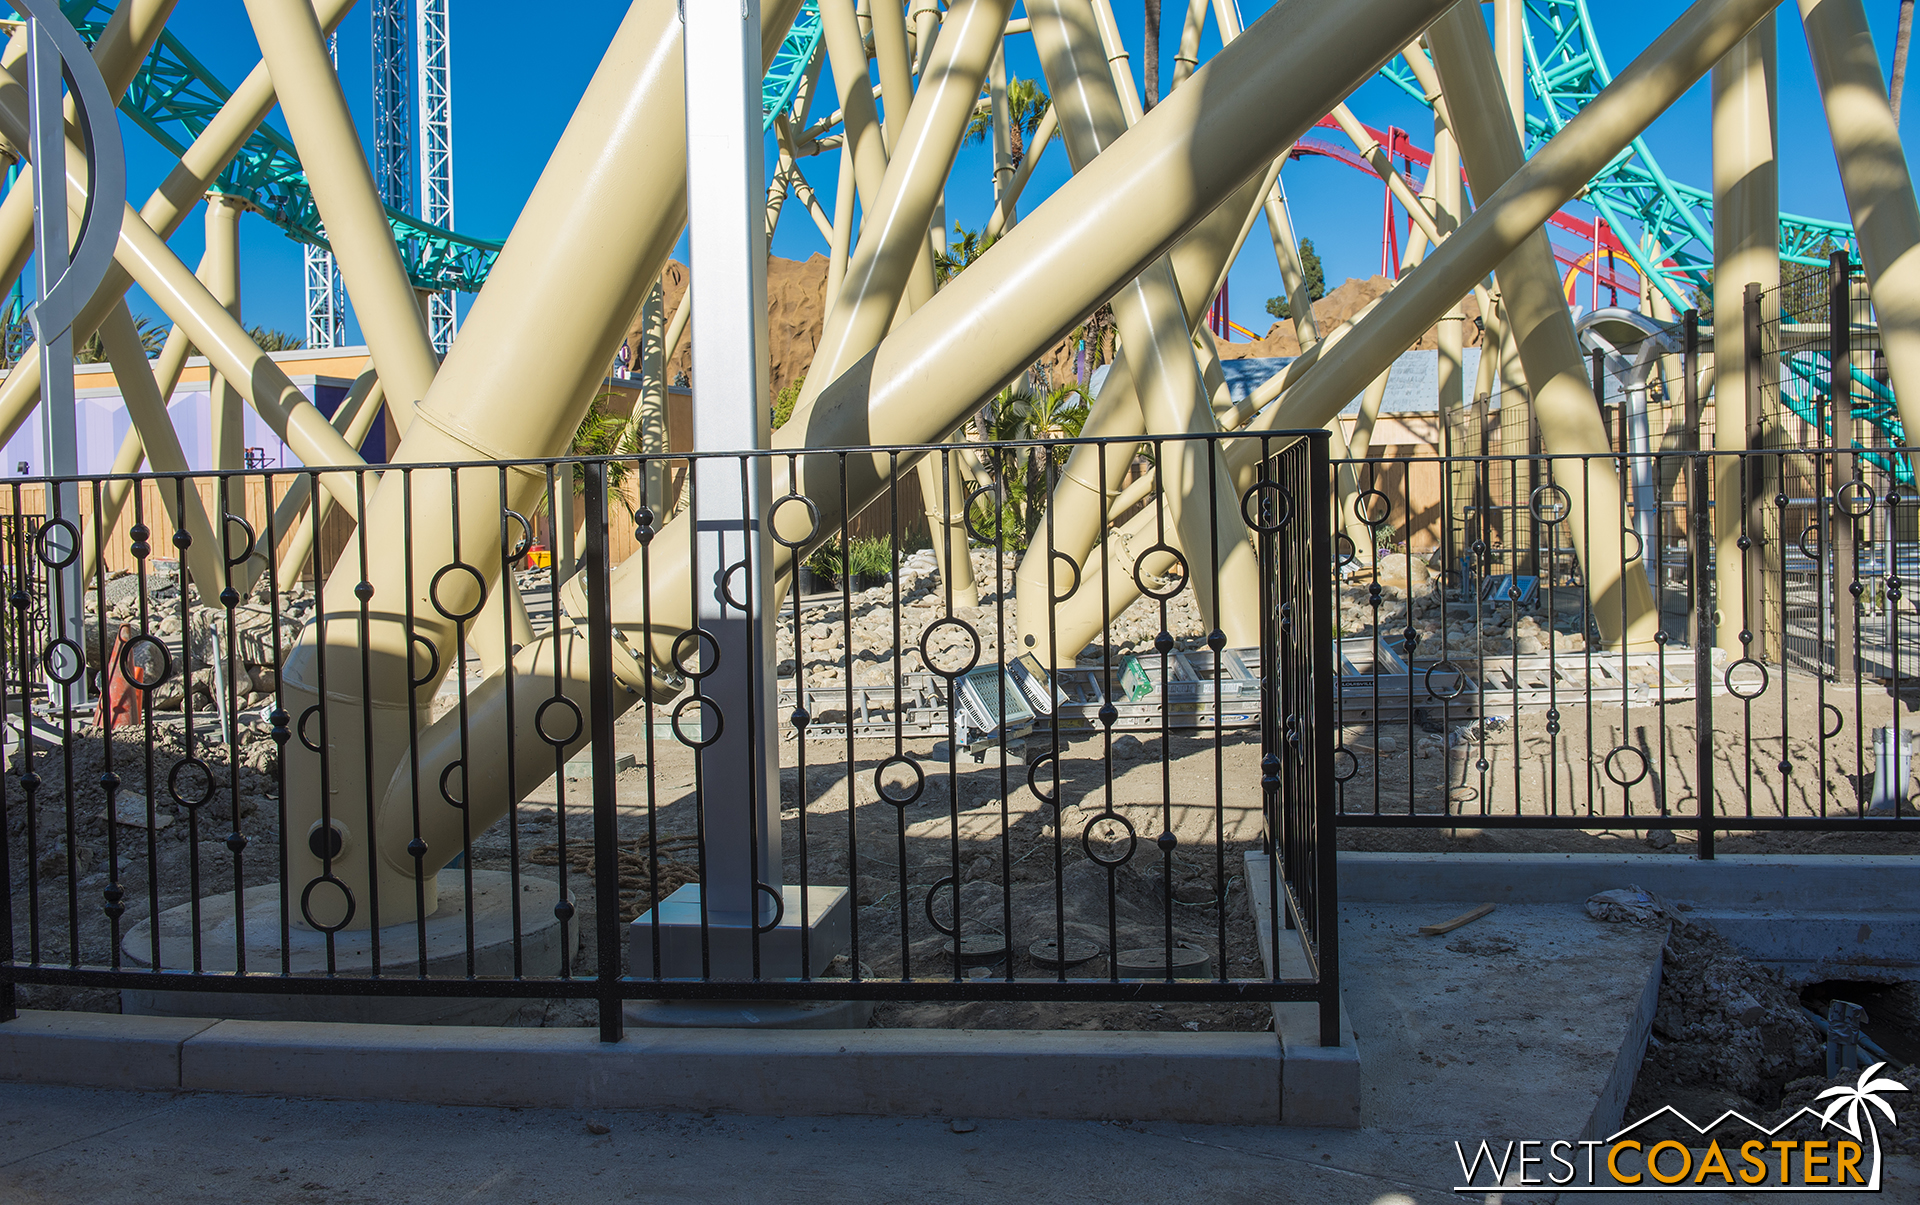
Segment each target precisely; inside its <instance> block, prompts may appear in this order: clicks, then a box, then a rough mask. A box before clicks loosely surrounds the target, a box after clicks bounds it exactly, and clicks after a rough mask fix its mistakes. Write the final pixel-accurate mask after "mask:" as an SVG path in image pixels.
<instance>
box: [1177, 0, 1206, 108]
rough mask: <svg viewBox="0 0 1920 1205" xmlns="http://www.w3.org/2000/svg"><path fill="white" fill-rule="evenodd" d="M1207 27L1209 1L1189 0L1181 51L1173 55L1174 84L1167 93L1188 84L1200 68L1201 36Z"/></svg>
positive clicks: (1181, 29)
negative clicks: (1189, 79) (1189, 78)
mask: <svg viewBox="0 0 1920 1205" xmlns="http://www.w3.org/2000/svg"><path fill="white" fill-rule="evenodd" d="M1206 27H1207V0H1188V2H1187V20H1186V23H1185V24H1183V25H1182V26H1181V27H1180V49H1179V50H1177V51H1175V52H1174V55H1173V84H1172V86H1171V87H1169V88H1168V89H1167V91H1169V92H1171V91H1173V89H1174V88H1178V87H1179V86H1180V85H1181V84H1184V83H1186V82H1187V77H1189V76H1191V75H1192V74H1193V73H1194V71H1195V69H1197V68H1198V67H1199V66H1200V35H1201V34H1202V33H1205V32H1206Z"/></svg>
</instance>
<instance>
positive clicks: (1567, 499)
mask: <svg viewBox="0 0 1920 1205" xmlns="http://www.w3.org/2000/svg"><path fill="white" fill-rule="evenodd" d="M1527 512H1528V513H1529V514H1531V515H1532V516H1533V517H1534V519H1536V520H1537V521H1539V522H1541V523H1545V524H1546V525H1547V526H1548V527H1558V526H1559V525H1560V524H1562V523H1564V522H1566V519H1567V516H1568V515H1570V514H1572V513H1573V495H1572V494H1569V493H1567V491H1566V489H1565V488H1564V487H1562V486H1558V485H1554V484H1552V483H1551V482H1549V483H1548V484H1546V485H1543V486H1540V487H1539V488H1537V489H1535V490H1534V491H1533V494H1532V495H1531V496H1530V497H1528V499H1527Z"/></svg>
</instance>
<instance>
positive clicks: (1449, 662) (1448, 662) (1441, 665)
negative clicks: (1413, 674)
mask: <svg viewBox="0 0 1920 1205" xmlns="http://www.w3.org/2000/svg"><path fill="white" fill-rule="evenodd" d="M1435 674H1452V675H1453V689H1452V690H1450V691H1447V692H1445V693H1442V692H1441V691H1437V690H1435V689H1434V688H1433V676H1434V675H1435ZM1421 685H1422V686H1424V687H1425V688H1426V691H1427V697H1428V698H1430V699H1441V700H1448V699H1457V698H1459V697H1460V696H1461V695H1463V694H1465V693H1466V692H1467V671H1466V670H1464V669H1461V668H1460V667H1459V666H1458V665H1455V664H1454V662H1453V658H1451V657H1447V658H1443V659H1441V660H1439V661H1436V662H1434V663H1433V664H1432V665H1429V666H1428V667H1427V672H1426V676H1425V677H1423V678H1422V679H1421Z"/></svg>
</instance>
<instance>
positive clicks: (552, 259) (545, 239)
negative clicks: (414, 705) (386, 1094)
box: [282, 0, 924, 927]
mask: <svg viewBox="0 0 1920 1205" xmlns="http://www.w3.org/2000/svg"><path fill="white" fill-rule="evenodd" d="M798 8H799V0H768V3H766V4H765V5H764V6H763V7H762V9H761V22H762V35H763V37H762V51H763V53H766V54H768V55H769V56H770V55H771V53H772V51H773V49H774V48H776V47H777V46H778V44H779V42H780V40H781V39H782V38H784V37H785V35H786V32H787V29H788V27H789V26H790V25H791V24H792V21H793V16H794V13H795V12H796V11H797V10H798ZM681 41H682V38H681V26H680V19H679V14H678V11H677V10H676V9H675V7H674V6H673V5H671V4H664V3H649V4H635V5H634V6H633V7H632V8H630V9H629V10H628V11H627V14H626V16H625V17H624V18H623V19H622V21H621V23H620V26H619V28H618V29H617V30H616V31H615V33H614V35H613V37H612V39H611V41H610V43H609V45H608V47H607V50H606V53H605V54H604V55H603V56H602V58H601V61H600V64H599V66H598V67H597V68H596V70H595V71H594V75H593V78H592V79H591V80H590V81H589V83H588V85H587V88H586V91H585V94H584V95H583V96H582V98H581V100H580V104H579V105H578V107H577V108H576V109H575V111H574V114H573V117H572V119H571V120H570V121H569V122H568V124H567V128H566V130H565V131H564V132H563V133H562V135H561V137H560V140H559V143H558V145H557V146H556V147H555V148H554V151H553V154H552V155H551V156H550V157H549V159H548V161H547V166H546V168H545V170H543V171H542V173H541V176H540V180H539V182H538V183H537V184H536V185H535V186H534V189H533V193H532V195H531V196H530V197H529V198H528V200H527V204H526V207H525V209H524V210H523V212H522V214H521V217H520V220H519V222H518V223H517V224H516V225H515V227H514V231H513V234H512V235H511V236H510V237H509V238H508V240H507V244H506V246H505V248H503V249H502V251H501V253H500V256H499V258H498V259H497V260H496V261H495V262H494V266H493V270H492V273H491V274H490V276H489V279H488V281H487V285H486V287H485V288H484V289H482V290H481V292H480V295H479V296H478V297H477V298H475V300H474V303H473V307H472V309H471V310H470V311H469V312H468V315H467V319H466V323H465V324H464V326H463V327H462V329H461V337H460V338H459V339H458V340H456V341H455V343H454V346H453V349H452V350H451V351H450V352H449V353H448V355H447V359H446V362H445V363H444V364H443V365H442V366H441V368H440V372H439V374H438V375H437V376H436V377H435V378H434V381H433V387H432V389H431V390H430V391H429V392H428V394H427V397H426V399H425V400H424V401H423V402H422V403H421V404H420V406H419V408H418V410H417V411H416V412H415V415H414V420H415V421H414V425H413V428H412V430H411V432H410V433H409V434H408V436H407V438H406V440H405V441H404V442H403V443H402V444H401V446H400V448H399V453H398V455H397V456H396V457H395V462H396V467H399V466H404V465H406V464H440V463H446V462H459V461H468V460H475V459H480V460H498V459H509V458H513V457H525V456H548V455H553V454H555V453H557V452H560V451H562V450H564V449H565V448H566V447H567V446H568V443H569V441H570V440H571V439H572V437H573V434H574V432H575V431H576V430H577V429H578V428H579V425H580V420H581V418H582V417H583V416H584V415H585V413H586V410H587V407H588V405H589V404H590V403H591V401H592V400H593V397H594V394H595V392H596V390H597V389H598V388H599V385H600V382H601V380H602V379H603V377H604V375H605V372H606V365H607V363H608V361H609V360H611V359H612V357H613V354H614V351H615V349H617V348H618V347H619V346H620V340H621V338H622V337H623V336H624V335H625V333H626V330H627V325H628V323H629V322H630V321H631V319H632V317H633V314H634V312H635V311H636V310H638V309H639V308H640V301H641V298H642V297H643V296H644V294H645V292H646V290H647V289H649V288H650V287H652V284H653V281H654V280H655V279H656V278H657V277H658V276H659V275H660V272H661V269H662V268H664V267H665V266H666V262H667V257H668V256H669V255H670V254H671V253H672V251H673V247H674V244H675V242H677V241H678V239H679V235H680V231H681V227H682V225H683V223H684V221H685V217H686V203H687V176H686V162H687V142H686V80H685V74H686V73H685V56H684V54H683V52H682V46H681ZM769 43H771V45H769ZM922 229H923V230H924V224H923V225H922ZM383 379H384V374H383ZM388 396H389V399H390V400H391V399H393V398H394V396H395V394H394V391H393V389H392V387H391V384H389V389H388ZM404 477H405V474H403V473H400V472H393V471H389V472H387V473H386V474H385V476H384V477H383V478H382V479H381V481H380V484H379V486H378V487H377V488H376V489H374V491H373V493H372V496H371V497H370V499H369V503H368V514H367V516H366V518H365V520H364V521H363V522H362V523H361V524H360V531H361V533H362V538H363V539H364V540H365V541H366V544H367V547H368V556H367V564H368V566H369V570H368V577H369V581H370V584H371V585H372V587H373V589H374V595H373V597H374V599H375V600H377V601H376V602H375V603H374V604H373V611H374V613H373V617H372V621H371V622H370V623H369V624H368V625H367V626H368V645H367V648H366V649H365V652H364V655H365V657H366V664H367V665H368V666H369V667H370V668H369V673H368V678H367V681H368V683H369V686H368V687H367V688H366V689H365V690H364V691H363V690H362V689H361V688H360V683H361V681H362V678H361V670H360V666H361V664H362V656H363V651H362V649H361V647H360V645H359V643H358V634H357V633H356V632H354V631H351V630H344V629H351V628H354V627H356V626H357V625H334V626H332V627H330V628H329V630H328V642H327V644H326V646H325V647H324V648H322V647H319V646H318V645H317V644H316V643H315V642H314V640H313V638H312V637H309V639H308V640H307V641H305V642H303V643H302V644H301V645H300V646H299V647H298V648H296V649H295V650H294V653H293V656H292V657H291V658H290V660H289V662H288V665H287V667H286V671H285V673H284V674H283V675H282V684H283V692H284V696H285V697H287V698H288V699H289V703H288V706H289V709H290V710H293V711H294V712H295V713H296V714H298V713H299V712H300V711H301V710H302V709H303V708H305V707H306V706H309V705H311V704H313V703H316V702H318V701H319V697H318V694H317V691H316V686H315V683H316V682H317V681H318V680H319V670H318V666H317V662H318V660H319V658H320V657H322V656H325V657H326V658H328V665H329V667H330V669H329V672H328V673H327V675H326V681H327V682H328V684H329V697H328V706H329V707H332V706H335V705H336V704H337V705H339V706H342V707H344V708H346V709H347V710H346V712H344V713H343V718H342V719H341V720H340V722H338V723H336V724H334V725H333V727H332V729H331V731H332V732H333V734H334V735H335V738H336V743H335V745H334V747H333V748H332V749H331V750H330V751H329V756H330V757H331V758H332V759H333V764H334V766H335V767H336V769H337V773H338V775H339V777H338V778H336V779H334V781H339V782H343V783H345V782H355V783H357V782H360V781H363V780H364V776H365V775H366V773H367V767H368V766H369V765H370V766H371V767H372V771H373V774H374V779H373V780H374V782H376V783H381V782H385V781H386V780H387V777H388V775H389V774H390V773H391V772H392V771H393V769H394V767H396V766H398V765H399V764H400V762H401V760H402V758H403V756H404V755H405V753H406V749H407V725H406V723H405V716H406V715H407V708H408V705H409V704H408V695H409V691H410V687H409V682H410V679H411V677H412V674H413V671H414V668H415V667H416V665H417V664H418V663H419V662H418V661H416V658H418V659H419V661H424V660H425V654H424V652H419V653H416V651H415V650H416V648H417V647H418V641H416V640H414V639H412V638H413V637H418V638H419V640H424V641H427V642H428V643H429V644H430V645H431V647H432V648H433V649H434V650H435V652H436V653H437V655H438V660H439V663H440V665H441V666H443V667H444V666H447V665H448V664H450V663H451V662H452V661H453V660H454V654H455V653H456V652H457V646H456V645H455V643H454V642H455V641H457V640H459V639H462V633H461V632H460V630H459V628H458V626H457V625H455V624H453V623H451V622H449V621H447V620H446V619H445V618H444V617H443V616H442V615H441V613H440V612H439V611H438V610H436V608H435V605H434V601H433V599H432V598H430V597H429V596H428V588H429V584H430V582H431V579H432V577H433V575H434V574H435V573H436V572H437V571H438V570H439V569H440V568H441V567H442V566H444V565H446V564H448V563H449V562H451V561H452V560H454V559H455V557H454V555H453V550H454V548H455V547H456V546H458V547H462V548H490V547H495V546H497V543H498V541H499V539H500V505H499V477H498V476H497V472H496V470H494V469H491V468H488V469H478V470H472V471H470V472H463V473H462V474H461V480H462V488H461V491H460V493H461V497H462V498H464V499H467V505H464V506H460V507H455V506H454V505H453V501H452V494H451V487H452V484H453V483H452V479H451V476H450V475H448V474H443V473H438V472H432V471H428V472H423V473H421V474H419V475H418V476H415V477H414V478H413V481H412V488H411V508H409V505H408V497H407V494H408V491H407V487H406V486H405V484H404V482H403V479H404ZM545 492H546V488H545V477H544V474H540V473H537V472H514V473H511V474H510V476H509V478H508V481H507V499H506V503H507V505H508V506H509V507H512V508H513V509H515V510H517V511H519V512H520V513H522V514H527V513H530V512H531V510H532V509H533V508H534V507H535V505H536V504H537V503H538V502H539V500H540V498H541V497H542V495H543V494H544V493H545ZM409 525H410V526H411V529H412V530H411V538H410V541H409V540H408V538H407V531H408V527H409ZM456 541H458V544H457V545H456V543H455V542H456ZM409 545H410V546H409ZM409 554H411V556H412V558H413V559H412V562H411V563H409V561H408V555H409ZM475 562H476V565H477V568H478V569H479V572H480V577H481V580H480V581H478V582H466V583H465V584H463V585H455V586H453V587H452V588H450V589H449V588H448V587H447V585H446V584H443V587H442V589H441V591H440V594H439V597H440V600H441V602H442V603H443V604H444V605H446V606H447V607H448V609H450V610H454V611H459V610H463V609H465V608H467V607H470V606H473V605H475V604H478V603H480V602H482V601H483V599H484V597H485V595H486V594H487V593H490V592H491V590H492V589H493V587H494V586H495V584H496V581H495V579H496V577H497V574H498V572H499V564H498V558H497V557H496V558H488V557H478V558H475ZM410 574H411V580H410V578H409V575H410ZM357 577H358V566H357V565H356V566H353V568H352V571H351V572H342V573H336V574H334V575H333V577H332V578H330V579H329V581H328V582H327V587H326V589H327V599H328V603H327V605H328V606H329V607H333V606H336V605H338V606H341V607H351V608H352V610H353V611H354V612H356V613H357V612H358V610H359V605H360V604H359V600H358V599H357V598H355V597H354V594H353V588H354V585H355V579H356V578H357ZM410 587H411V588H410ZM463 595H464V597H462V596H463ZM683 605H684V604H683ZM409 615H411V623H409V622H408V616H409ZM409 628H411V632H410V631H409ZM534 647H535V648H539V647H542V645H541V644H539V643H536V645H535V646H534ZM549 655H551V654H550V652H549ZM521 656H522V659H524V658H525V657H526V656H527V653H525V652H523V653H522V655H521ZM521 664H525V662H524V660H522V662H521ZM543 669H544V670H546V672H551V669H550V666H548V667H543ZM503 677H504V675H495V676H494V678H493V679H491V680H492V681H495V682H497V681H500V680H501V679H502V678H503ZM549 681H550V679H549ZM335 683H339V684H343V685H339V686H335V685H334V684H335ZM437 688H438V679H437V678H434V679H433V680H431V681H428V682H426V683H424V684H422V685H421V686H420V688H419V690H420V691H421V692H422V693H423V695H425V696H428V697H430V696H431V694H432V693H433V692H434V691H435V690H436V689H437ZM363 706H364V707H370V708H372V709H373V712H374V714H375V716H376V717H377V718H376V723H375V725H374V728H375V738H374V745H373V747H372V748H364V747H363V738H362V736H361V726H360V724H359V723H357V722H347V721H346V720H345V718H344V715H346V714H351V715H355V716H358V715H359V714H361V710H360V709H361V708H362V707H363ZM526 721H527V717H526V716H525V715H524V714H523V715H521V716H520V717H519V723H518V725H517V727H518V730H519V731H518V732H516V733H514V734H513V735H509V734H508V732H507V731H506V729H505V728H503V729H502V730H501V731H499V732H497V733H494V734H492V735H490V736H489V737H487V738H486V740H487V742H488V743H491V744H493V745H495V746H496V747H497V748H498V749H499V750H501V751H504V749H505V747H506V745H507V744H508V743H509V742H510V741H511V740H512V739H513V737H514V735H520V734H523V733H524V732H525V731H526V730H527V729H529V728H530V727H532V725H530V724H528V723H527V722H526ZM498 722H501V723H503V724H504V723H505V722H506V717H505V714H504V712H503V713H502V715H501V716H500V717H499V719H498ZM288 749H289V752H288V753H287V754H286V755H285V756H286V757H287V759H288V760H287V761H286V762H285V763H284V764H285V765H286V766H287V782H288V796H287V808H288V814H289V816H290V817H291V819H290V821H289V823H290V824H292V825H293V826H294V829H290V830H289V831H296V830H297V831H300V832H305V831H306V829H307V827H308V826H309V825H310V824H311V823H312V822H313V821H314V820H316V819H318V818H319V816H320V815H321V807H320V803H321V800H320V796H319V791H318V783H319V778H320V775H319V772H318V771H319V766H318V759H317V756H316V755H314V754H312V753H310V752H308V751H306V750H305V749H304V748H302V747H300V746H299V742H292V743H290V744H289V746H288ZM487 756H490V755H489V754H487V753H486V752H485V751H482V750H478V749H476V750H475V757H474V759H473V762H472V764H470V765H469V766H468V767H467V773H466V775H465V782H466V784H467V790H468V791H469V792H470V793H471V795H472V796H473V797H475V798H479V797H482V796H484V795H486V794H487V793H489V792H491V791H493V790H495V789H498V788H497V787H496V786H495V785H494V784H493V783H492V782H491V781H490V776H489V775H488V774H487V773H486V771H485V768H484V762H485V760H486V757H487ZM548 756H549V758H551V752H549V755H548ZM435 772H436V773H438V771H437V770H436V771H435ZM435 781H437V779H436V780H435ZM404 793H405V794H406V795H407V799H408V802H407V803H406V804H404V805H401V806H399V807H398V808H395V807H389V808H388V809H387V811H386V812H385V814H384V815H385V820H386V822H387V824H386V827H383V828H381V829H379V830H378V837H379V840H378V856H377V858H376V857H371V856H370V855H369V853H368V851H369V850H370V849H371V848H373V841H374V838H375V835H376V834H375V833H374V832H370V831H367V826H368V824H369V822H370V821H371V820H372V819H373V818H374V806H375V801H373V800H368V801H366V807H365V809H362V808H359V807H354V808H345V807H342V808H336V809H334V811H333V815H334V817H335V818H336V822H337V823H340V824H342V825H343V826H345V827H346V828H347V830H348V837H349V844H350V845H351V847H352V851H353V852H350V853H349V854H348V855H347V856H346V857H344V858H342V859H336V860H334V862H333V873H334V874H335V876H337V877H338V878H340V879H341V880H342V881H343V882H344V883H346V884H347V886H348V888H349V890H351V891H352V892H353V893H354V898H355V899H356V900H359V901H362V902H363V906H361V907H359V908H357V909H356V911H355V913H354V917H353V920H352V923H353V924H354V925H355V926H359V927H365V926H367V925H369V924H372V923H374V921H375V919H376V918H375V917H374V915H373V909H372V908H371V907H368V906H364V901H366V900H367V898H368V892H369V891H370V890H375V891H377V892H378V895H379V898H380V901H381V907H380V915H379V917H378V921H379V923H381V924H393V923H397V922H399V921H404V920H408V919H410V918H412V916H413V915H414V912H415V904H414V871H415V861H414V859H413V858H412V857H410V856H408V855H407V852H406V847H407V845H408V843H409V841H410V840H412V824H411V802H410V801H411V793H410V791H407V792H404ZM477 820H478V817H476V821H477ZM486 822H487V823H491V817H489V818H488V820H487V821H486ZM459 833H460V818H459V815H458V813H457V812H456V811H455V810H454V809H451V808H447V809H440V810H439V811H436V812H433V813H431V814H430V815H427V816H424V817H423V819H422V836H421V839H422V840H424V841H426V842H427V845H428V848H429V851H430V852H429V853H428V855H427V856H426V861H425V863H424V865H425V866H426V867H427V869H428V871H429V872H432V871H435V870H437V868H438V867H439V866H441V865H443V864H444V863H445V861H446V860H447V859H449V858H451V857H452V856H453V854H454V852H455V851H456V850H458V849H459V848H460V836H459ZM291 857H292V859H293V861H292V862H291V864H290V868H289V871H288V874H289V876H290V877H289V881H290V882H296V883H300V884H303V885H304V884H305V883H307V882H309V881H311V880H312V879H313V878H315V877H317V876H318V875H319V874H320V873H321V872H322V869H323V867H322V863H321V862H320V861H319V860H318V859H316V858H314V857H313V856H312V855H311V854H310V853H309V852H308V851H307V849H306V847H305V846H304V845H301V844H298V843H296V844H295V846H294V848H293V852H292V854H291ZM372 862H377V863H378V869H377V874H376V870H375V867H374V866H373V865H372V864H371V863H372ZM435 891H436V887H435V884H434V883H433V882H429V883H427V884H426V898H427V899H428V900H429V901H432V900H433V899H434V898H435ZM327 907H328V908H335V909H340V910H341V911H335V912H332V913H331V914H328V913H321V914H319V917H318V919H320V920H322V922H323V923H325V922H327V921H330V920H337V919H339V918H340V916H341V915H342V912H343V911H344V907H345V904H344V901H343V900H342V899H340V898H338V897H337V895H336V898H335V899H334V900H333V901H332V902H330V903H328V904H327Z"/></svg>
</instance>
